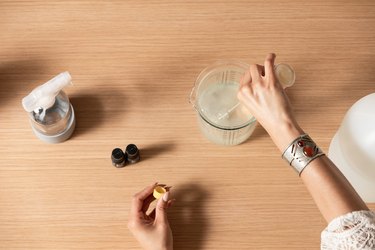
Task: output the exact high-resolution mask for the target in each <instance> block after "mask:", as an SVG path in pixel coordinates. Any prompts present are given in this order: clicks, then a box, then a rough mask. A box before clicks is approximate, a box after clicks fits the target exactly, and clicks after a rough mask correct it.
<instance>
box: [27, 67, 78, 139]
mask: <svg viewBox="0 0 375 250" xmlns="http://www.w3.org/2000/svg"><path fill="white" fill-rule="evenodd" d="M71 81H72V77H71V76H70V74H69V73H68V72H63V73H61V74H59V75H57V76H56V77H54V78H52V79H51V80H49V81H48V82H46V83H44V84H43V85H40V86H39V87H37V88H35V89H34V90H33V91H32V92H31V93H30V94H29V95H28V96H26V97H24V98H23V99H22V105H23V108H24V109H25V110H26V112H28V113H29V118H30V123H31V127H32V129H33V131H34V134H35V135H36V136H37V137H38V138H39V139H41V140H42V141H45V142H48V143H59V142H63V141H65V140H67V139H68V138H69V137H70V136H71V135H72V133H73V131H74V128H75V116H74V110H73V106H72V105H71V104H70V102H69V98H68V96H67V95H66V94H65V93H64V91H62V89H63V88H64V87H66V86H68V85H70V84H71Z"/></svg>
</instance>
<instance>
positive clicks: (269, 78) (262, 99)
mask: <svg viewBox="0 0 375 250" xmlns="http://www.w3.org/2000/svg"><path fill="white" fill-rule="evenodd" d="M275 57H276V55H275V54H268V55H267V57H266V60H265V62H264V66H261V65H257V64H252V65H250V69H249V70H248V71H247V72H246V73H245V75H244V76H243V77H242V79H241V83H240V90H239V92H238V99H239V100H240V101H241V102H242V103H243V104H244V105H245V106H246V107H247V108H248V109H249V110H250V112H251V113H252V115H253V116H254V117H255V118H256V119H257V120H258V121H259V123H260V124H261V125H262V126H263V127H264V128H265V129H266V130H267V132H268V133H269V134H270V136H271V137H272V139H273V141H274V142H275V144H276V145H277V146H278V147H279V149H280V150H281V151H283V150H284V149H285V148H286V147H287V145H288V144H289V143H290V142H291V141H292V140H293V139H295V138H296V137H297V136H299V135H300V134H302V133H303V131H302V129H301V128H300V127H299V126H298V124H297V122H296V120H295V118H294V114H293V111H292V108H291V105H290V103H289V100H288V97H287V96H286V94H285V92H284V89H283V87H282V86H281V84H280V83H279V82H278V80H277V78H276V75H275V72H274V63H275Z"/></svg>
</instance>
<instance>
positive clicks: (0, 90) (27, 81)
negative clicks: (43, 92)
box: [0, 60, 44, 106]
mask: <svg viewBox="0 0 375 250" xmlns="http://www.w3.org/2000/svg"><path fill="white" fill-rule="evenodd" d="M43 68H44V65H43V64H42V62H41V61H38V60H18V61H10V62H4V63H0V94H1V100H0V104H1V106H3V104H5V103H6V102H8V101H9V100H10V99H12V98H15V97H16V96H19V94H22V97H23V95H24V96H26V95H27V94H29V93H30V92H31V91H32V90H33V89H34V88H35V87H37V86H38V84H42V83H43V82H38V81H35V79H33V77H34V78H35V76H38V75H40V74H41V72H43ZM17 94H18V95H17ZM17 98H19V97H17ZM21 100H22V98H20V106H22V105H21Z"/></svg>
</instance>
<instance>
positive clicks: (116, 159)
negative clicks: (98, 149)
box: [111, 148, 125, 164]
mask: <svg viewBox="0 0 375 250" xmlns="http://www.w3.org/2000/svg"><path fill="white" fill-rule="evenodd" d="M111 159H112V162H113V163H116V164H120V163H122V162H123V161H125V154H124V152H122V150H121V148H115V149H114V150H112V155H111Z"/></svg>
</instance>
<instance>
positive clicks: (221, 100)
mask: <svg viewBox="0 0 375 250" xmlns="http://www.w3.org/2000/svg"><path fill="white" fill-rule="evenodd" d="M248 68H249V65H248V64H246V63H243V62H240V61H235V60H225V61H218V62H216V63H214V64H213V65H211V66H209V67H207V68H206V69H204V70H203V71H202V72H201V73H200V74H199V76H198V78H197V80H196V82H195V86H194V88H193V89H192V91H191V94H190V103H191V104H192V105H193V107H194V108H195V110H196V111H197V117H198V123H199V127H200V129H201V131H202V133H203V134H204V135H205V137H206V138H207V139H209V140H210V141H212V142H214V143H217V144H220V145H237V144H240V143H242V142H244V141H245V140H246V139H247V138H249V136H250V135H251V133H252V132H253V131H254V129H255V126H256V120H255V118H254V117H253V116H252V115H251V114H250V113H249V111H248V110H247V109H246V108H245V107H243V106H242V104H239V107H237V108H236V109H235V110H233V112H231V113H230V114H229V115H227V116H226V117H225V118H224V119H223V118H221V119H219V118H220V117H222V116H223V115H224V114H225V113H226V112H227V111H228V110H229V109H230V108H231V107H233V106H235V105H237V103H238V99H237V92H238V89H239V83H240V79H241V77H242V76H243V74H244V73H245V72H246V70H247V69H248Z"/></svg>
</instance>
